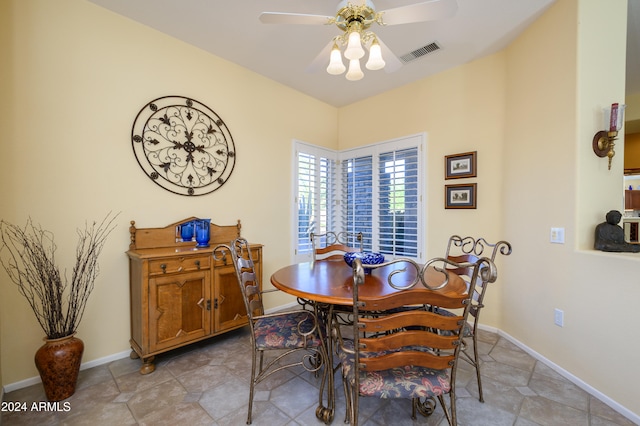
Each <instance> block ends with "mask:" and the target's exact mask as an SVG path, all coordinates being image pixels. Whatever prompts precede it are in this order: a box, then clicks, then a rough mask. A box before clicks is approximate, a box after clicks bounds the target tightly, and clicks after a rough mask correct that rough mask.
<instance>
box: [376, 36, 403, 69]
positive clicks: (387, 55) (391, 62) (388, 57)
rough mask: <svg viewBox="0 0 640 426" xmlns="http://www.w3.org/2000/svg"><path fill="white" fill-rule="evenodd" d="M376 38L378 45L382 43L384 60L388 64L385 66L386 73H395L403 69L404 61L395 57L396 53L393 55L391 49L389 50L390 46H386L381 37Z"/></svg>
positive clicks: (381, 48)
mask: <svg viewBox="0 0 640 426" xmlns="http://www.w3.org/2000/svg"><path fill="white" fill-rule="evenodd" d="M376 38H377V39H378V43H380V51H381V53H382V59H384V62H385V63H386V65H385V66H384V71H385V72H394V71H398V70H399V69H400V68H402V61H401V60H400V59H399V58H398V57H397V56H396V55H395V53H393V51H392V50H391V49H389V46H387V45H386V44H384V42H383V41H382V40H380V37H379V36H377V37H376Z"/></svg>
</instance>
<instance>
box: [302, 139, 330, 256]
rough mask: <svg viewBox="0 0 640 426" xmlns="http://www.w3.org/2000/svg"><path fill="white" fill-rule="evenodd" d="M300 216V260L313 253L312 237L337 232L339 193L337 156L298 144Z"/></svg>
mask: <svg viewBox="0 0 640 426" xmlns="http://www.w3.org/2000/svg"><path fill="white" fill-rule="evenodd" d="M296 147H297V149H296V152H297V162H296V164H297V174H296V208H297V209H296V214H297V220H296V222H297V227H296V234H297V248H296V255H297V256H298V255H300V256H302V258H300V259H298V260H306V258H309V257H310V255H311V252H312V247H311V239H310V234H311V233H312V232H314V233H317V234H320V233H324V232H327V230H333V229H334V226H335V222H334V220H335V214H333V213H332V211H333V203H332V198H331V194H332V193H333V192H335V189H333V188H335V184H334V180H335V177H334V174H335V163H336V161H335V158H331V157H332V156H333V157H335V154H334V153H332V152H331V151H328V150H322V149H321V148H317V147H311V146H307V145H303V144H297V146H296Z"/></svg>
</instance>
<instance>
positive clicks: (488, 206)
mask: <svg viewBox="0 0 640 426" xmlns="http://www.w3.org/2000/svg"><path fill="white" fill-rule="evenodd" d="M5 3H6V2H5ZM52 3H53V2H48V1H46V0H41V1H35V0H34V1H29V2H24V1H20V0H11V1H9V6H8V7H9V9H11V23H12V28H11V32H10V34H11V37H12V38H13V40H11V43H10V53H11V55H10V58H11V61H10V65H11V69H10V70H9V71H6V70H5V71H3V73H9V75H13V77H11V81H12V82H13V86H12V92H11V93H10V95H9V100H10V101H9V102H3V107H4V108H5V109H6V105H7V104H11V105H12V108H11V111H10V112H11V114H13V115H8V116H7V115H4V114H3V116H2V117H1V118H0V120H4V121H6V122H4V121H3V122H2V123H0V124H2V127H3V128H5V129H6V128H8V129H9V133H8V136H9V137H6V138H3V139H2V141H1V142H0V143H2V144H3V146H2V149H3V154H4V155H6V158H11V159H12V161H11V162H9V163H8V166H6V165H5V167H6V168H7V169H8V170H7V169H3V168H0V170H2V171H0V173H4V175H3V176H2V177H4V178H5V182H8V184H6V185H3V204H2V207H1V209H2V210H1V211H0V217H2V218H5V219H8V220H10V221H13V222H18V223H21V222H23V221H24V220H25V218H26V217H27V216H29V215H31V216H32V217H33V218H34V219H35V220H36V221H38V222H40V223H42V224H43V225H44V226H46V227H48V228H50V229H51V230H53V231H54V232H55V233H56V238H57V239H58V243H59V246H60V251H61V255H60V256H59V260H60V263H63V264H65V263H66V264H68V263H69V258H70V252H71V251H72V250H73V248H74V245H75V240H74V233H73V230H72V229H73V228H74V227H76V226H79V225H81V224H82V223H83V221H84V220H85V219H92V218H99V217H101V216H102V215H104V214H105V213H106V212H107V211H109V210H113V211H122V214H121V216H120V220H119V227H118V229H117V232H116V233H115V234H114V235H113V236H112V238H111V239H110V240H109V242H108V244H107V247H105V252H104V253H103V256H102V259H101V266H102V274H101V276H100V279H99V282H98V283H97V289H96V291H95V292H94V294H93V295H92V298H91V300H90V303H89V306H88V309H87V314H86V317H85V319H84V322H83V323H82V326H81V328H80V330H79V335H80V337H81V338H83V340H85V344H86V347H87V349H86V353H85V362H86V361H91V360H95V359H98V358H100V357H104V356H108V355H112V354H115V353H119V352H121V351H126V350H127V349H128V345H127V340H128V337H129V323H128V320H129V318H128V294H127V288H128V277H127V263H126V258H125V256H124V251H125V250H126V248H127V244H128V236H127V227H128V221H129V220H131V219H135V220H137V221H138V223H139V224H140V226H162V225H165V224H167V223H169V222H173V221H175V220H178V219H181V218H183V217H186V216H191V215H195V216H202V217H211V218H212V219H213V220H214V222H217V223H220V224H225V223H233V221H235V219H237V218H240V219H242V221H243V224H244V226H243V230H244V233H245V235H246V236H247V237H248V238H249V239H251V240H253V241H257V242H262V243H264V244H265V257H266V265H265V266H266V267H265V277H267V278H268V276H269V275H270V273H271V272H273V271H274V270H275V269H276V268H277V267H279V266H281V265H282V264H286V263H288V262H289V261H290V256H291V251H290V241H291V236H290V235H289V234H290V220H291V217H290V216H291V208H290V188H291V185H292V183H291V155H292V154H291V140H292V139H293V138H297V139H300V140H304V141H307V142H310V143H315V144H320V145H324V146H327V147H330V148H340V149H345V148H350V147H355V146H361V145H364V144H368V143H373V142H377V141H382V140H389V139H393V138H396V137H401V136H405V135H410V134H415V133H420V132H426V134H427V157H428V165H427V168H428V170H427V185H428V194H429V197H428V199H427V200H426V203H427V211H428V213H427V225H428V226H427V230H428V235H427V251H428V252H427V256H429V257H431V256H436V255H439V254H441V253H442V251H443V249H444V245H445V241H446V238H447V237H448V236H449V235H450V234H452V233H460V234H462V235H467V234H472V235H482V236H485V237H486V238H488V239H491V240H496V239H507V240H509V241H511V242H512V243H513V245H514V253H513V255H512V256H511V257H510V258H508V259H505V260H503V261H502V262H501V263H500V264H499V267H500V277H499V280H498V282H497V283H496V285H495V291H494V290H493V289H492V291H491V292H490V293H489V300H488V302H487V303H488V305H489V306H492V307H493V308H492V309H487V310H486V313H485V314H483V322H484V323H485V324H487V325H489V326H493V327H497V328H500V329H502V330H504V331H505V332H506V333H508V334H510V335H511V336H513V337H514V338H515V339H517V340H519V341H521V342H523V343H524V344H525V345H527V346H529V347H530V348H531V349H532V350H534V351H536V352H538V353H539V354H541V355H543V356H545V357H547V358H548V359H549V360H551V361H552V362H554V363H555V364H557V365H558V366H559V367H560V368H563V369H565V370H566V371H568V372H570V373H571V374H574V375H575V376H576V377H578V378H579V379H580V380H582V381H583V382H584V383H586V384H587V385H589V386H593V387H595V388H596V389H598V390H599V391H600V392H602V393H603V394H604V395H606V396H607V397H609V398H612V399H613V400H614V401H617V402H618V403H619V404H621V405H622V406H624V407H626V408H627V409H629V410H632V411H633V412H635V413H636V414H637V415H640V406H638V401H640V398H639V395H638V391H637V386H636V384H637V383H639V382H640V371H639V369H637V368H636V369H634V368H633V366H635V365H637V362H636V358H637V355H636V354H637V353H638V352H640V346H639V345H640V343H639V342H638V341H637V339H635V340H632V339H631V337H632V334H630V333H629V330H631V329H633V328H634V327H633V324H634V322H633V321H634V319H635V316H634V315H632V314H631V308H630V307H626V306H624V305H622V304H621V303H619V302H621V301H635V300H637V299H638V297H640V288H639V287H638V286H637V280H634V279H631V278H630V277H633V276H634V274H636V275H637V270H638V262H640V258H639V257H638V256H637V255H607V254H604V253H600V252H594V251H593V250H590V247H591V246H592V244H593V228H594V226H595V225H596V224H597V223H598V222H600V221H602V218H603V215H604V213H605V212H606V211H607V210H609V209H611V208H619V206H618V205H617V202H618V201H619V200H618V198H617V197H620V192H621V191H620V189H619V188H620V185H621V180H622V178H621V176H622V163H621V161H618V162H615V160H614V169H613V170H612V171H611V172H609V171H607V169H606V161H605V160H603V159H599V158H596V157H595V156H594V155H593V152H592V151H591V138H592V136H593V133H595V131H596V130H598V126H600V123H601V122H602V119H601V117H597V115H598V111H600V110H601V108H602V107H603V106H606V105H607V104H610V103H611V102H614V101H621V100H622V99H623V95H624V87H623V85H622V86H621V85H620V84H619V83H617V82H616V80H617V79H619V77H620V73H624V63H623V62H622V61H623V59H620V60H618V56H621V57H622V58H623V57H624V54H623V53H622V54H620V55H617V53H619V52H614V53H611V55H612V57H610V58H608V60H607V61H602V52H605V51H609V50H608V49H605V46H610V45H621V46H622V45H624V43H623V42H621V40H620V38H621V37H622V35H621V34H620V31H618V29H619V28H623V27H624V25H621V24H620V23H621V22H626V2H625V1H624V0H615V1H612V2H602V1H600V0H558V1H557V3H556V4H555V5H554V6H553V7H551V8H550V9H549V10H548V11H547V12H546V13H545V14H544V15H543V16H542V17H541V18H540V19H539V20H537V21H536V22H535V23H534V24H533V25H532V26H531V27H530V28H529V29H527V30H526V31H525V32H524V33H523V34H522V36H520V37H519V38H518V40H517V41H516V42H515V43H513V45H511V46H510V47H509V48H507V49H505V50H504V51H502V52H499V53H497V54H494V55H492V56H490V57H487V58H484V59H481V60H478V61H475V62H472V63H469V64H466V65H464V66H461V67H458V68H456V69H453V70H450V71H447V72H444V73H441V74H439V75H436V76H434V77H431V78H427V79H424V80H422V81H420V82H417V83H414V84H411V85H408V86H406V87H403V88H400V89H398V90H394V91H391V92H389V93H385V94H382V95H380V96H376V97H373V98H371V99H367V100H365V101H362V102H359V103H356V104H353V105H350V106H347V107H344V108H341V109H339V110H337V109H335V108H332V107H329V106H327V105H325V104H322V103H320V102H317V101H314V100H312V99H310V98H308V97H306V96H303V95H301V94H299V93H296V92H294V91H292V90H290V89H287V88H286V87H284V86H281V85H278V84H275V83H273V82H270V81H269V80H266V79H264V78H261V77H259V76H257V75H255V74H252V73H250V72H249V71H247V70H243V69H242V68H239V67H237V66H235V65H233V64H229V63H226V62H224V61H222V60H220V59H218V58H215V57H213V56H211V55H208V54H205V53H204V52H202V51H199V50H198V49H195V48H193V47H190V46H187V45H184V44H182V43H179V42H177V41H175V40H173V39H171V38H169V37H166V36H163V35H161V34H158V33H157V32H155V31H153V30H150V29H148V28H146V27H143V26H140V25H138V24H135V23H133V22H130V21H128V20H126V19H123V18H120V17H118V16H116V15H114V14H111V13H110V12H107V11H104V10H102V9H100V8H98V7H96V6H93V5H91V4H88V3H86V2H84V1H81V0H65V1H58V2H56V4H55V6H54V5H53V4H52ZM36 6H37V7H36ZM3 12H4V11H3ZM578 23H580V24H578ZM116 29H117V30H116ZM621 31H623V30H621ZM78 34H82V37H79V36H78ZM594 46H595V47H597V48H596V49H594V48H593V47H594ZM167 52H171V55H174V57H173V59H172V60H170V61H166V55H167ZM567 52H575V53H569V54H567ZM160 58H162V59H163V60H162V61H161V60H160ZM184 64H189V65H190V66H189V67H188V75H186V76H185V73H186V71H185V66H184ZM622 76H624V74H622ZM166 94H182V95H189V96H193V97H194V98H196V99H198V100H200V101H202V102H204V103H206V104H208V105H209V106H210V107H211V108H212V109H213V110H214V111H216V112H217V113H219V114H220V115H221V116H222V118H223V119H224V120H225V122H226V123H227V124H228V125H229V127H230V128H231V131H232V133H233V136H234V139H235V142H236V144H237V146H238V163H237V166H236V170H235V171H234V174H233V176H232V179H231V180H230V181H229V182H228V183H227V184H226V185H225V186H223V187H222V188H221V189H220V190H219V191H217V192H216V193H214V194H211V195H209V196H205V197H199V198H197V199H189V198H186V197H180V196H176V195H171V194H169V193H168V192H166V191H164V190H162V189H160V188H159V187H157V186H156V185H154V184H153V183H152V182H150V181H149V180H148V179H147V178H146V177H145V176H144V175H143V174H142V172H141V170H140V169H139V167H138V165H137V163H136V162H135V159H134V157H133V154H132V152H131V148H130V141H129V137H130V134H129V133H130V127H131V123H132V120H133V118H134V117H135V114H136V113H137V112H138V110H139V109H140V107H141V106H142V105H143V104H144V103H145V102H147V101H148V100H150V99H153V98H154V97H157V96H162V95H166ZM473 150H477V151H478V162H479V164H478V177H477V178H474V179H466V180H464V182H477V183H478V208H477V209H476V210H445V209H444V208H443V201H444V185H445V184H446V183H449V181H445V180H444V156H445V155H448V154H455V153H459V152H466V151H473ZM52 158H55V159H56V162H55V163H53V162H52V161H50V160H51V159H52ZM455 183H458V182H455ZM246 185H251V187H252V189H253V190H254V195H255V197H256V199H255V201H254V204H253V205H255V206H258V207H257V209H256V210H257V211H255V212H253V211H249V210H248V208H249V207H252V206H253V205H251V206H242V205H237V198H236V197H234V194H235V193H236V191H239V190H240V188H241V187H242V186H246ZM610 191H615V192H616V193H617V194H618V195H611V193H610ZM4 200H7V202H4ZM86 200H90V202H87V201H86ZM265 224H268V225H266V226H265ZM552 226H554V227H555V226H561V227H565V229H566V239H567V243H566V244H564V245H552V244H550V243H549V229H550V227H552ZM0 280H2V281H1V282H0V284H2V285H0V325H1V328H0V342H2V343H4V345H3V347H2V349H1V350H0V357H1V360H0V370H2V380H3V382H2V383H3V384H4V385H6V384H9V383H14V382H16V381H19V380H23V379H26V378H29V377H33V376H35V375H36V372H35V368H34V367H33V362H32V354H33V353H34V351H35V349H36V348H37V347H38V346H39V344H40V338H41V337H42V332H41V331H40V330H39V329H38V327H37V326H36V325H35V322H34V320H33V315H32V314H31V312H30V311H29V309H28V308H27V307H26V304H25V302H24V301H23V300H21V298H20V296H18V295H17V291H16V290H15V288H13V287H11V286H10V284H9V283H7V278H6V275H4V274H0ZM265 281H268V279H267V280H265ZM282 301H283V300H270V301H269V302H270V303H271V306H275V305H277V304H279V303H281V302H282ZM554 308H560V309H563V310H564V311H565V326H564V327H563V328H560V327H557V326H555V325H554V324H553V309H554ZM612 312H616V313H618V314H619V315H620V318H619V319H618V320H617V322H616V323H615V324H612V325H608V324H607V325H601V324H600V321H601V319H602V318H603V316H604V315H603V313H612ZM621 324H622V326H621ZM621 343H624V345H625V348H624V350H623V349H619V346H620V344H621ZM8 344H10V345H11V346H12V350H11V351H9V350H8V349H7V348H6V346H7V345H8ZM25 354H27V356H25ZM612 357H615V365H624V366H625V367H621V368H606V369H605V368H602V365H603V364H605V363H609V365H611V360H612Z"/></svg>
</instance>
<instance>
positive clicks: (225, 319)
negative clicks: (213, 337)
mask: <svg viewBox="0 0 640 426" xmlns="http://www.w3.org/2000/svg"><path fill="white" fill-rule="evenodd" d="M215 275H216V276H215V282H216V295H215V299H216V302H217V304H216V310H215V311H216V312H215V316H216V321H215V324H216V329H215V331H216V332H219V331H221V330H225V329H227V328H232V327H237V326H240V325H243V324H246V323H247V309H246V308H245V306H244V301H243V300H242V293H240V287H239V286H238V279H237V278H236V272H235V270H234V268H233V266H225V267H218V268H216V269H215Z"/></svg>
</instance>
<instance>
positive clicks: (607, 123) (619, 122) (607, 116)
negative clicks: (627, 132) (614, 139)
mask: <svg viewBox="0 0 640 426" xmlns="http://www.w3.org/2000/svg"><path fill="white" fill-rule="evenodd" d="M617 107H618V111H617V113H616V114H615V116H614V117H611V110H612V109H613V105H611V107H608V108H602V116H603V118H604V129H606V130H609V131H612V132H615V131H618V132H619V131H620V130H621V129H622V126H623V125H624V110H625V108H626V107H627V106H626V105H625V104H622V105H617ZM612 119H613V120H612ZM614 126H615V127H614Z"/></svg>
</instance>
